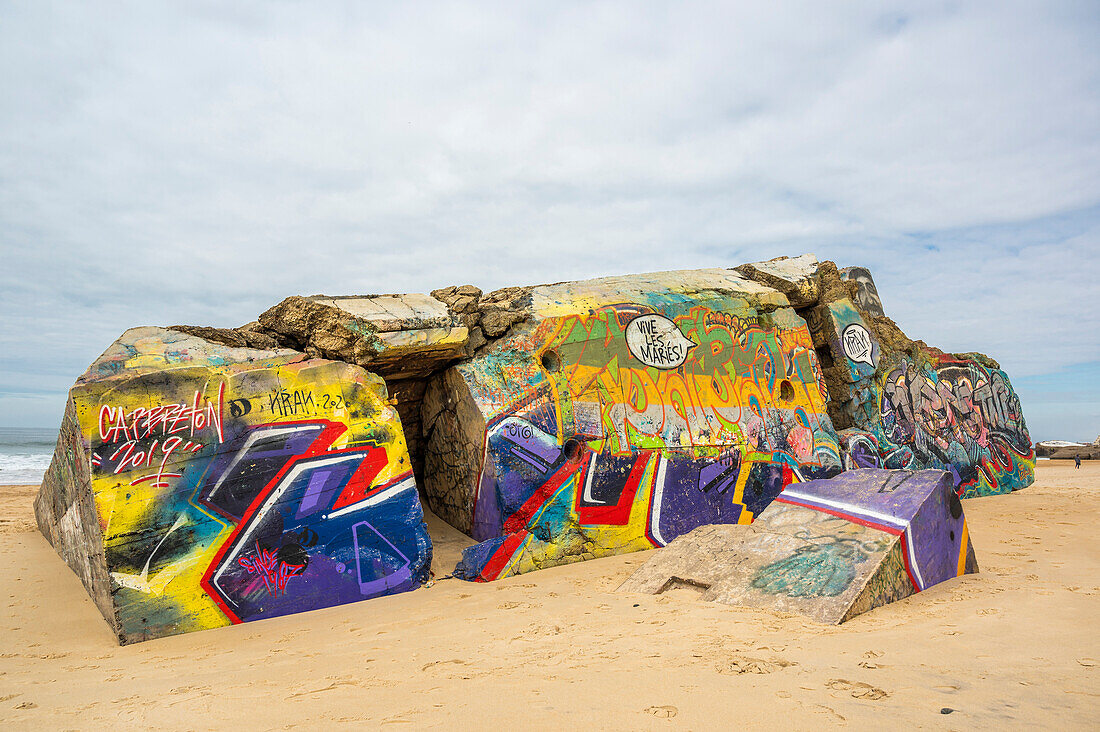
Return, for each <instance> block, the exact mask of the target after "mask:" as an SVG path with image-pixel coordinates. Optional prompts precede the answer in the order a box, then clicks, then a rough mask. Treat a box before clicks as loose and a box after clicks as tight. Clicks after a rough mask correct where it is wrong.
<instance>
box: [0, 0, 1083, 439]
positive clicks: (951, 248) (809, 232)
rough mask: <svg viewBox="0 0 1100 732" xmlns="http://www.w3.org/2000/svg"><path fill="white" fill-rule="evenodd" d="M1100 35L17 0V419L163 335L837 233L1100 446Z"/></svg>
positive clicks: (898, 310)
mask: <svg viewBox="0 0 1100 732" xmlns="http://www.w3.org/2000/svg"><path fill="white" fill-rule="evenodd" d="M840 5H843V8H841V7H837V6H840ZM1098 39H1100V5H1098V4H1097V3H1095V2H1080V3H1063V2H1047V1H1044V2H1028V3H1014V2H1004V1H998V2H989V3H968V2H944V3H932V2H928V3H925V2H922V3H889V2H885V3H883V2H880V3H843V4H840V3H821V2H806V3H777V4H773V3H750V2H739V3H725V4H722V3H701V4H693V3H686V2H674V3H672V2H670V3H639V2H622V3H604V2H585V3H572V2H554V3H538V4H525V3H497V4H493V5H491V6H490V5H489V4H466V3H439V4H436V3H361V2H360V3H346V4H345V3H304V2H302V3H297V2H264V3H259V2H257V3H250V2H234V3H221V2H208V3H201V2H190V3H173V4H160V3H152V2H134V3H129V4H116V3H88V4H60V3H58V4H54V3H51V2H41V1H40V2H33V3H8V2H0V65H2V69H3V73H0V252H2V254H3V257H2V265H0V426H3V427H11V426H34V427H52V426H56V425H57V423H58V422H59V420H60V416H61V412H62V409H63V404H64V394H65V392H66V390H67V389H68V387H69V386H70V385H71V383H72V381H73V380H74V379H75V378H76V376H77V375H79V374H80V373H81V372H82V371H83V370H84V368H85V367H86V366H87V364H88V363H89V362H91V361H92V360H93V359H94V358H95V357H96V356H97V355H98V354H99V353H100V352H101V351H102V350H103V349H104V348H105V347H106V346H107V345H108V344H110V342H111V341H112V340H114V338H115V337H117V335H118V334H119V333H121V332H122V331H123V330H125V329H126V328H127V327H130V326H134V325H170V324H174V323H197V324H212V325H220V326H234V325H239V324H241V323H244V322H247V321H249V320H252V319H254V318H255V316H256V315H257V314H258V313H259V312H261V311H262V310H264V309H266V308H267V307H269V306H270V305H272V304H274V303H275V302H277V301H279V300H281V299H282V298H283V297H285V296H286V295H289V294H313V293H319V292H324V293H329V294H351V293H373V292H405V291H426V290H430V289H433V288H436V287H440V286H443V285H447V284H456V283H465V282H472V283H475V284H477V285H479V286H481V287H483V288H485V289H492V288H496V287H500V286H504V285H509V284H530V283H537V282H547V281H559V280H565V279H574V278H582V277H590V276H598V275H607V274H620V273H626V272H640V271H650V270H659V269H683V268H695V267H708V266H724V267H729V266H734V265H737V264H740V263H742V262H746V261H753V260H760V259H767V258H770V257H774V256H778V255H781V254H790V255H794V254H799V253H802V252H806V251H810V252H814V253H815V254H817V256H818V257H819V258H821V259H832V260H834V261H836V262H837V263H838V264H840V265H842V266H844V265H850V264H860V265H865V266H868V267H870V268H871V269H872V271H873V272H874V273H875V277H876V280H877V283H878V286H879V290H880V292H881V293H882V297H883V301H884V303H885V305H886V308H887V311H888V312H889V314H890V315H892V316H893V317H894V319H895V320H896V321H898V323H899V324H900V325H901V326H902V327H903V328H904V329H905V330H906V332H907V333H908V334H909V335H910V336H912V337H914V338H921V339H924V340H926V341H928V342H929V343H932V344H935V345H938V346H940V347H942V348H944V349H946V350H953V351H969V350H980V351H984V352H986V353H989V354H990V355H992V356H994V357H995V358H997V359H998V360H1000V361H1001V363H1002V364H1003V365H1004V367H1005V368H1006V369H1007V370H1008V372H1009V374H1010V375H1011V376H1012V378H1013V381H1014V383H1015V385H1016V387H1017V389H1018V391H1019V392H1020V394H1021V397H1022V399H1023V402H1024V408H1025V413H1026V414H1027V417H1028V421H1029V424H1030V426H1031V431H1032V436H1033V438H1035V439H1048V438H1067V439H1081V438H1088V439H1089V440H1091V439H1092V438H1093V437H1095V436H1096V434H1097V433H1098V432H1100V307H1098V305H1097V303H1098V302H1100V40H1098Z"/></svg>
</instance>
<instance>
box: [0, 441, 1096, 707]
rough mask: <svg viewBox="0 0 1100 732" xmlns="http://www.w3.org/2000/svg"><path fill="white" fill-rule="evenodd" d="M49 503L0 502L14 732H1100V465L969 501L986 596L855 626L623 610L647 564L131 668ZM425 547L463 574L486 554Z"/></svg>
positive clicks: (286, 632)
mask: <svg viewBox="0 0 1100 732" xmlns="http://www.w3.org/2000/svg"><path fill="white" fill-rule="evenodd" d="M35 490H36V488H35V487H33V486H25V487H0V567H3V572H0V600H2V601H3V603H4V608H5V614H4V617H3V620H2V621H0V637H2V638H3V642H2V643H0V723H2V726H3V727H4V728H5V729H13V728H14V729H44V728H49V729H65V728H79V729H106V728H112V729H118V728H119V725H120V724H122V725H125V726H127V727H131V726H139V725H140V726H141V727H145V728H152V729H160V728H168V729H180V728H189V729H213V728H226V727H238V728H246V729H282V728H286V727H293V726H295V725H305V724H311V725H312V726H318V725H320V726H321V727H322V728H325V729H329V728H333V727H338V726H340V725H346V726H347V727H349V728H356V727H363V726H368V725H369V726H376V725H381V724H386V725H387V726H389V725H390V724H394V725H401V726H403V727H405V728H409V729H418V728H424V727H441V728H475V727H477V726H482V725H488V724H492V725H500V726H505V725H507V726H508V727H517V726H522V727H525V728H534V729H560V728H563V727H580V726H582V725H583V726H584V727H586V728H588V729H603V728H647V729H672V728H692V729H706V728H714V727H718V726H737V727H739V728H749V729H758V728H772V727H783V728H792V727H793V728H813V727H818V726H820V725H822V724H840V725H843V724H845V723H847V724H851V725H853V726H857V727H866V726H869V725H871V724H875V725H876V726H879V725H887V724H888V725H890V726H896V725H898V724H913V723H916V724H920V725H924V726H934V727H937V728H939V727H942V728H949V729H967V728H974V727H981V728H989V727H1001V726H1005V725H1010V726H1011V725H1019V726H1022V725H1024V724H1027V725H1029V726H1030V725H1037V726H1041V727H1044V728H1061V729H1065V728H1089V727H1091V728H1095V727H1096V726H1097V725H1098V724H1100V682H1098V679H1100V668H1098V667H1097V664H1100V632H1097V625H1098V623H1100V551H1098V549H1100V540H1098V539H1097V534H1096V530H1095V524H1096V517H1097V516H1098V515H1100V464H1097V463H1086V464H1085V465H1084V466H1083V467H1082V469H1081V470H1079V471H1075V470H1074V469H1073V465H1072V463H1062V462H1058V463H1051V462H1047V461H1043V462H1040V463H1039V468H1038V475H1037V482H1036V484H1035V485H1034V486H1032V487H1031V488H1028V489H1026V490H1024V491H1020V492H1017V493H1014V494H1011V495H1005V496H996V497H990V498H981V499H976V500H971V501H967V502H966V515H967V518H968V521H969V524H970V531H971V535H972V536H973V541H974V545H975V547H976V549H977V553H978V563H979V565H980V567H981V573H980V574H977V575H969V576H966V577H962V578H959V579H955V580H951V581H949V582H946V583H944V584H941V585H937V586H935V587H932V588H931V589H929V590H927V591H926V592H923V593H920V594H918V595H916V596H914V597H911V598H908V599H906V600H903V601H901V602H898V603H895V604H893V605H889V606H886V607H883V608H879V609H877V610H873V611H871V612H869V613H866V614H864V615H860V616H858V617H856V618H855V619H853V620H851V621H849V622H847V623H845V624H844V625H841V626H839V627H830V626H822V625H817V624H814V623H811V622H810V621H807V620H805V619H803V618H801V617H795V616H778V615H775V614H772V613H769V612H766V611H761V610H747V609H737V608H730V607H728V606H724V605H717V604H714V603H708V602H700V601H699V600H698V599H697V598H696V597H694V596H693V592H692V591H691V590H686V589H685V590H676V591H673V592H669V593H665V594H663V595H657V596H652V595H629V594H620V593H616V592H615V588H616V587H618V586H619V584H621V583H622V581H623V580H624V579H626V577H627V576H629V575H630V573H631V572H632V571H633V570H634V569H635V568H636V567H637V566H638V565H639V564H640V563H642V562H644V561H645V559H646V554H644V553H643V554H633V555H626V556H618V557H611V558H608V559H601V560H596V561H591V562H585V563H582V564H577V565H572V566H567V567H557V568H554V569H549V570H545V571H542V572H537V573H533V574H528V575H523V576H520V577H515V578H511V579H505V580H501V581H498V582H494V583H490V584H469V583H465V582H460V581H458V580H444V581H440V582H437V583H436V584H435V585H434V586H433V587H431V588H428V589H422V590H417V591H415V592H410V593H405V594H401V595H396V596H391V597H385V598H381V599H377V600H372V601H370V602H362V603H354V604H351V605H344V606H340V607H335V608H331V609H328V610H320V611H316V612H310V613H304V614H298V615H292V616H289V617H284V618H276V619H273V620H265V621H262V622H258V623H251V624H245V625H239V626H234V627H227V628H221V629H217V630H211V631H205V632H201V633H193V634H187V635H182V636H175V637H171V638H164V639H161V640H156V641H151V642H147V643H139V644H136V645H132V646H127V647H121V648H120V647H119V646H117V645H116V642H115V638H114V637H113V635H112V634H111V632H110V630H109V629H108V627H107V625H106V623H104V622H103V619H102V617H100V615H99V612H98V611H97V610H96V609H95V607H94V606H93V605H92V602H91V600H90V599H89V598H88V596H87V594H86V593H85V592H84V588H83V587H82V586H81V584H80V581H79V579H77V577H76V575H74V574H73V573H72V572H71V571H70V570H69V569H68V567H66V566H65V565H64V563H63V562H62V561H61V559H60V558H59V557H58V556H57V555H56V554H55V553H54V551H53V549H52V548H51V547H50V546H49V544H47V543H46V541H45V539H44V538H43V537H42V536H41V535H39V534H38V532H37V531H36V530H35V527H34V520H33V513H32V509H31V502H32V500H33V496H34V492H35ZM429 526H430V528H431V530H432V535H433V538H434V540H435V542H436V559H435V564H436V572H437V574H439V575H445V574H447V572H449V571H450V568H451V567H453V566H454V561H455V559H456V558H457V554H458V550H459V548H460V547H461V546H463V545H464V544H465V543H468V540H465V539H464V537H462V536H461V535H458V534H457V533H455V532H453V530H450V529H449V528H448V527H447V526H446V525H445V524H443V523H442V522H440V521H438V520H436V519H434V517H429ZM943 710H954V711H951V713H949V714H944V713H943Z"/></svg>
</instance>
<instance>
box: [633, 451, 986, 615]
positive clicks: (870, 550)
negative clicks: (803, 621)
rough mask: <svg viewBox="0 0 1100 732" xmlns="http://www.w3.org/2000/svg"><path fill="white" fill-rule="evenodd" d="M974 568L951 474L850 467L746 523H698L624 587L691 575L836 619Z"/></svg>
mask: <svg viewBox="0 0 1100 732" xmlns="http://www.w3.org/2000/svg"><path fill="white" fill-rule="evenodd" d="M977 571H978V564H977V560H976V559H975V556H974V549H973V546H972V545H971V542H970V536H969V530H968V527H967V524H966V517H965V516H964V515H963V508H962V503H961V501H960V500H959V498H958V496H957V495H956V493H955V491H954V485H953V482H952V480H951V477H950V476H949V475H947V474H946V473H944V472H942V471H936V470H926V471H919V472H912V471H901V470H899V471H889V470H874V469H871V470H851V471H847V472H845V473H843V474H841V475H839V476H837V477H834V478H831V479H825V480H813V481H809V482H806V483H796V484H793V485H790V486H788V487H787V488H786V489H784V491H783V492H782V493H780V494H779V497H778V498H776V500H775V501H774V502H773V503H772V504H771V505H769V506H768V507H767V508H766V509H764V511H763V513H761V514H760V515H759V516H758V517H757V519H756V521H754V522H753V523H752V524H751V525H749V526H705V527H702V528H699V529H696V530H695V531H693V532H691V533H690V534H687V535H686V536H683V537H681V538H680V539H677V540H676V541H673V542H672V543H671V544H669V545H668V546H667V547H665V548H664V549H662V550H661V551H659V552H655V553H654V555H653V557H652V558H651V559H650V560H649V561H648V562H646V564H645V565H643V566H642V567H640V568H639V569H638V570H637V571H636V572H635V573H634V574H633V575H631V576H630V578H629V579H627V581H626V582H624V583H623V584H622V585H621V586H620V587H619V591H621V592H646V593H652V594H657V593H661V592H664V591H666V590H668V589H671V588H675V587H692V588H695V589H697V590H699V591H700V592H701V595H702V599H704V600H711V601H714V602H721V603H725V604H727V605H740V606H746V607H759V608H766V609H770V610H776V611H781V612H791V613H799V614H802V615H807V616H809V617H811V618H814V619H815V620H818V621H820V622H823V623H842V622H844V621H845V620H848V619H850V618H852V617H854V616H856V615H858V614H860V613H863V612H866V611H868V610H870V609H872V608H875V607H879V606H881V605H885V604H887V603H890V602H894V601H896V600H900V599H902V598H904V597H908V596H909V595H912V594H914V593H916V592H920V591H922V590H926V589H928V588H929V587H931V586H933V585H936V584H938V583H940V582H944V581H946V580H949V579H951V578H953V577H957V576H960V575H963V574H969V573H973V572H977Z"/></svg>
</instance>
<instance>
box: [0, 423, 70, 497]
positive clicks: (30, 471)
mask: <svg viewBox="0 0 1100 732" xmlns="http://www.w3.org/2000/svg"><path fill="white" fill-rule="evenodd" d="M55 444H57V430H38V429H23V428H5V427H0V485H23V484H26V485H33V484H36V483H41V482H42V476H43V475H44V474H45V473H46V468H48V467H50V460H51V459H53V448H54V445H55Z"/></svg>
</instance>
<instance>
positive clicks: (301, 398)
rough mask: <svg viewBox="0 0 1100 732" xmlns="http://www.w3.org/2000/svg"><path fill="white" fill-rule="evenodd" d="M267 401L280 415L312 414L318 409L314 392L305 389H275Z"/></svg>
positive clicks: (274, 412)
mask: <svg viewBox="0 0 1100 732" xmlns="http://www.w3.org/2000/svg"><path fill="white" fill-rule="evenodd" d="M267 402H268V405H267V408H268V409H269V410H271V412H272V413H273V414H278V415H279V416H280V417H297V416H299V415H310V414H313V413H314V411H315V410H316V405H315V404H314V402H313V392H311V391H307V390H304V389H294V390H293V391H287V390H286V389H279V390H277V391H273V392H271V393H270V394H268V395H267Z"/></svg>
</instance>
